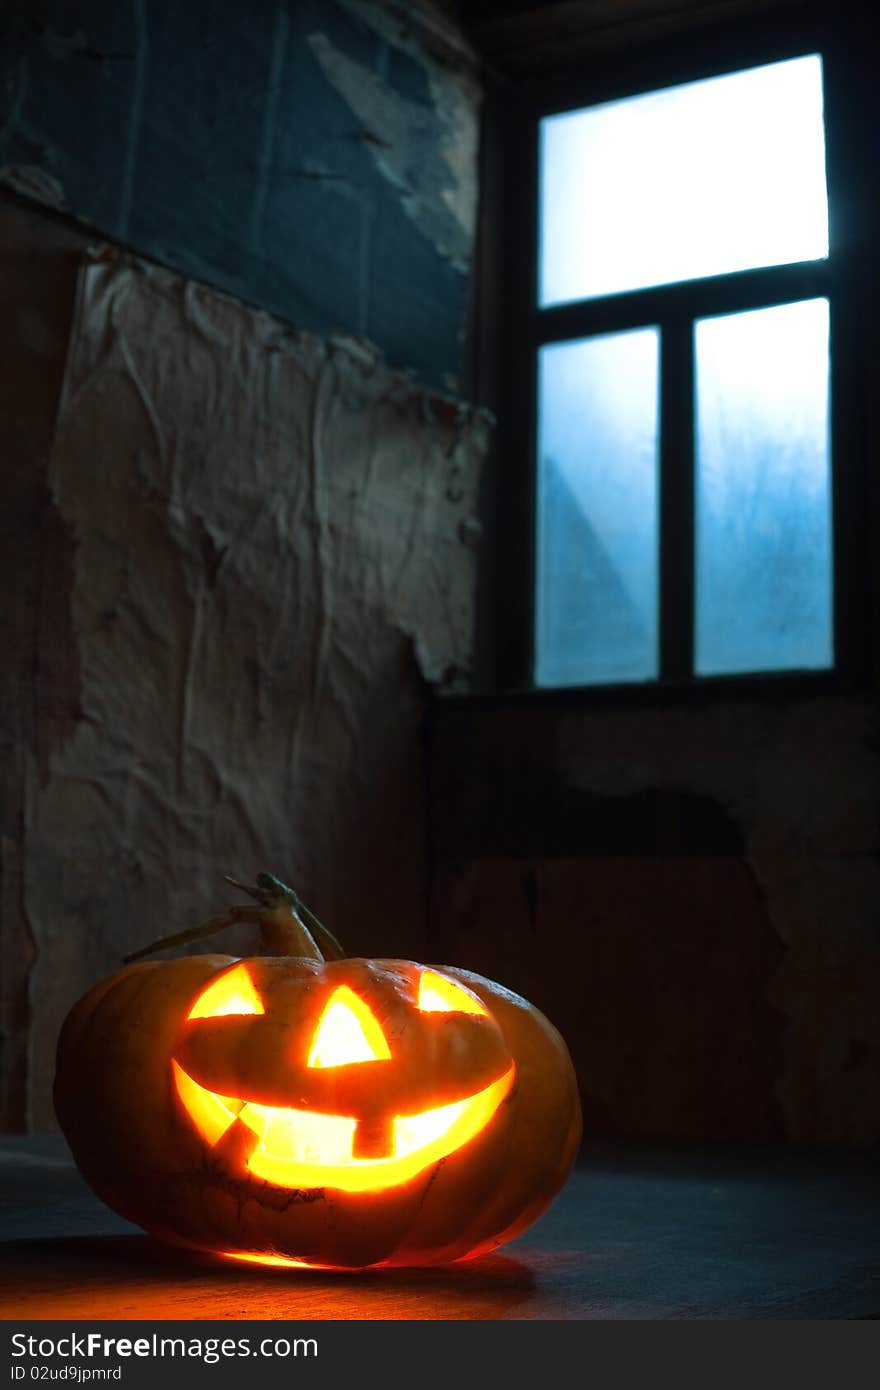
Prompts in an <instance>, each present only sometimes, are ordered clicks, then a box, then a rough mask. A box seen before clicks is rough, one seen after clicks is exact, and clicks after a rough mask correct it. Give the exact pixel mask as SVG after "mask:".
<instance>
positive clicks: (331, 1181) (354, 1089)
mask: <svg viewBox="0 0 880 1390" xmlns="http://www.w3.org/2000/svg"><path fill="white" fill-rule="evenodd" d="M343 973H344V975H345V976H346V979H347V980H352V979H354V981H355V983H356V988H352V984H351V983H342V982H338V981H337V980H336V979H334V976H341V975H342V974H343ZM321 975H322V978H321V979H320V981H317V980H316V979H315V978H314V977H313V976H311V975H308V974H307V975H306V976H305V978H303V977H302V976H301V975H300V976H299V977H298V978H295V979H291V978H290V976H289V974H288V975H284V974H283V973H282V972H279V971H278V970H277V969H276V970H272V968H271V966H270V965H269V963H267V962H265V961H252V962H249V963H248V964H247V965H245V964H242V963H239V964H236V965H234V966H233V967H232V968H231V969H230V970H227V971H225V972H223V973H222V974H221V975H220V976H219V977H218V978H217V979H216V980H214V981H213V982H212V983H211V984H210V985H209V986H208V987H207V989H205V990H204V991H203V992H202V993H201V994H200V995H199V997H198V998H197V1000H196V1002H195V1003H194V1005H193V1007H192V1009H191V1010H190V1012H189V1016H188V1019H187V1021H186V1025H185V1028H184V1030H183V1032H182V1034H181V1039H180V1043H179V1045H178V1048H177V1050H176V1055H175V1058H174V1060H173V1061H172V1069H173V1075H174V1084H175V1088H176V1091H177V1094H178V1096H179V1098H180V1101H181V1103H182V1105H183V1106H184V1108H185V1110H186V1112H187V1114H188V1115H189V1117H190V1119H191V1121H192V1123H193V1125H194V1126H195V1128H196V1129H197V1130H198V1132H199V1134H200V1135H201V1137H202V1138H203V1140H204V1141H205V1143H206V1144H207V1145H208V1146H209V1147H210V1148H211V1149H212V1150H213V1151H215V1152H216V1153H217V1154H218V1155H219V1161H220V1162H221V1164H223V1163H225V1165H226V1166H228V1167H230V1168H231V1169H232V1170H233V1172H235V1171H240V1170H241V1168H243V1169H244V1170H245V1171H246V1172H247V1173H248V1174H249V1175H251V1176H252V1177H254V1178H257V1179H262V1180H263V1181H265V1182H269V1183H274V1184H276V1185H278V1186H281V1187H285V1188H292V1189H303V1188H324V1187H332V1188H336V1189H338V1190H340V1191H343V1192H371V1191H376V1190H380V1189H383V1188H388V1187H394V1186H397V1185H399V1184H401V1183H406V1182H409V1181H410V1180H411V1179H412V1178H414V1177H416V1176H417V1175H418V1174H419V1173H421V1172H423V1171H424V1170H425V1169H427V1168H429V1167H430V1166H431V1165H433V1164H436V1163H437V1162H438V1161H440V1160H441V1159H444V1158H445V1157H446V1156H447V1155H448V1154H450V1153H452V1152H453V1151H454V1150H456V1149H459V1148H461V1147H462V1145H464V1144H467V1143H469V1142H470V1141H471V1140H472V1139H473V1138H474V1137H475V1136H476V1135H478V1134H479V1133H480V1131H481V1130H482V1129H484V1128H485V1126H486V1125H487V1124H488V1123H489V1122H490V1121H491V1119H492V1117H493V1116H494V1115H495V1112H496V1111H497V1110H498V1107H499V1106H500V1105H501V1104H502V1102H503V1101H504V1099H505V1097H506V1096H507V1095H508V1094H509V1092H510V1090H511V1087H512V1086H513V1083H514V1078H515V1074H516V1066H515V1064H514V1062H513V1060H512V1058H511V1056H510V1053H509V1051H508V1049H507V1046H506V1044H505V1042H504V1038H503V1036H502V1034H501V1030H500V1029H499V1027H498V1025H497V1023H495V1021H494V1020H493V1019H492V1018H491V1016H490V1014H489V1011H488V1010H487V1009H486V1007H485V1005H484V1004H483V1003H482V1002H481V1001H480V999H479V998H478V997H477V995H476V994H474V993H473V992H472V991H471V990H469V989H467V988H465V987H464V986H463V985H461V984H459V983H458V982H456V981H455V980H452V979H450V978H449V977H448V976H447V975H444V974H442V973H440V972H438V971H436V970H429V969H423V968H419V967H416V966H412V967H409V968H406V967H405V966H404V964H403V963H401V962H393V963H390V962H388V963H386V962H369V963H367V962H362V961H356V962H352V961H348V962H345V963H344V965H342V964H341V963H340V964H337V965H336V966H335V968H334V966H333V965H325V966H324V967H323V970H322V972H321ZM258 983H259V986H260V987H258ZM370 998H372V1000H373V1007H371V1006H370V1003H369V1002H368V1001H369V1000H370ZM316 1008H317V1022H316V1023H315V1022H314V1019H315V1017H316ZM379 1013H381V1014H382V1017H383V1018H384V1022H385V1027H384V1028H383V1025H382V1023H381V1022H380V1020H379V1016H378V1015H379ZM227 1078H228V1079H230V1080H231V1079H232V1078H234V1079H235V1083H236V1084H235V1088H233V1087H231V1086H230V1085H229V1081H228V1080H226V1079H227ZM233 1089H235V1092H236V1093H235V1094H234V1095H231V1094H229V1092H230V1091H231V1090H233ZM438 1099H440V1100H441V1101H442V1103H441V1104H438V1103H437V1102H438Z"/></svg>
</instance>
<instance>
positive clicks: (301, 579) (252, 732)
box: [22, 261, 488, 1129]
mask: <svg viewBox="0 0 880 1390" xmlns="http://www.w3.org/2000/svg"><path fill="white" fill-rule="evenodd" d="M487 435H488V425H487V420H486V418H485V417H484V416H483V415H482V414H480V413H474V412H471V411H468V410H467V409H465V408H464V407H459V406H457V405H455V404H453V403H451V402H447V401H443V400H437V399H434V400H433V401H431V400H428V399H427V398H426V397H425V396H424V395H423V393H422V392H420V391H419V390H417V389H416V388H415V387H414V386H413V385H412V384H411V383H410V382H408V381H407V380H406V379H405V378H404V377H402V376H401V375H399V374H395V373H393V372H391V371H389V370H387V369H386V368H385V367H383V366H382V365H380V364H379V362H378V361H377V359H376V358H375V357H374V356H373V355H372V354H371V353H369V352H366V351H365V350H364V349H363V348H361V347H359V346H358V345H356V344H353V343H349V342H346V341H338V342H335V343H334V342H330V343H326V342H323V341H320V340H318V339H316V338H313V337H310V336H308V335H305V334H301V333H293V332H290V331H288V330H286V329H284V328H283V327H282V326H281V325H280V324H279V323H278V322H277V321H275V320H273V319H272V318H270V317H269V316H268V315H266V314H264V313H262V312H258V311H252V310H250V309H247V308H245V307H243V306H241V305H240V304H239V303H237V302H235V301H233V300H230V299H228V298H226V297H224V296H222V295H220V294H218V293H215V292H213V291H209V290H206V289H204V288H200V287H197V286H195V285H194V284H192V283H190V282H187V281H184V280H182V279H180V278H178V277H177V276H175V275H174V274H172V273H170V272H167V271H163V270H158V269H155V268H150V267H147V266H145V265H142V264H138V263H133V262H122V261H118V262H104V263H91V264H88V265H87V266H85V267H84V269H83V271H82V274H81V277H80V285H79V299H78V306H77V311H76V316H75V322H74V329H73V333H72V340H71V348H70V355H69V359H68V365H67V373H66V379H65V384H64V392H63V397H62V405H61V412H60V416H59V423H58V427H57V432H56V437H55V443H54V449H53V453H52V458H51V463H50V469H49V479H48V484H49V500H50V508H51V510H52V512H53V514H54V517H55V524H54V534H55V542H54V546H53V550H54V552H55V554H54V558H53V556H49V555H46V556H44V565H45V566H48V565H50V563H52V564H54V565H55V570H56V572H57V570H58V565H59V560H58V553H57V552H58V551H59V550H61V551H64V552H65V555H66V566H67V571H68V574H69V579H68V582H67V583H66V584H58V585H54V586H50V587H49V588H48V590H46V592H45V594H44V600H43V602H44V607H45V610H46V611H45V613H44V616H43V621H42V636H41V642H43V643H49V644H50V645H51V646H53V647H57V648H58V649H59V650H65V649H67V650H69V651H70V652H71V653H72V656H73V659H72V660H70V661H68V662H66V663H65V664H64V667H63V672H64V673H65V674H64V679H65V680H67V681H68V682H69V683H70V685H71V688H70V689H68V690H66V691H65V692H63V694H62V693H61V692H59V693H58V698H57V699H56V701H55V702H54V708H55V709H56V710H63V711H65V713H64V717H49V716H47V718H46V719H45V720H44V722H43V726H42V727H41V728H40V729H38V731H37V737H36V739H35V744H34V747H33V748H32V749H30V750H29V751H28V756H27V778H26V798H25V815H24V832H23V833H24V870H23V875H24V882H23V890H22V891H23V901H24V903H25V909H26V914H27V919H28V922H29V924H30V929H31V932H32V936H33V946H34V953H35V958H34V963H33V967H32V970H31V974H30V982H29V996H30V1004H31V1011H32V1018H31V1031H30V1037H31V1046H30V1059H29V1095H28V1120H29V1122H30V1125H31V1126H32V1127H35V1128H37V1129H40V1128H45V1127H48V1126H51V1125H52V1123H53V1120H52V1113H51V1107H50V1084H51V1077H52V1069H53V1050H54V1041H55V1036H56V1031H57V1027H58V1024H59V1022H60V1019H61V1017H62V1015H63V1013H64V1012H65V1011H66V1009H67V1007H68V1006H69V1004H70V1003H71V1002H72V1001H73V999H74V998H76V997H77V996H78V995H79V994H80V993H82V991H83V990H84V989H85V988H86V987H87V986H88V985H89V984H91V983H92V982H93V981H94V980H95V979H97V978H99V977H100V976H101V975H103V974H106V973H108V972H109V971H110V970H111V969H113V968H115V967H116V966H117V965H118V963H119V961H120V958H121V957H122V955H123V954H124V953H125V952H126V951H130V950H132V949H133V948H135V947H136V946H138V945H143V944H145V943H147V942H149V941H151V940H153V939H155V938H156V937H157V936H160V935H163V934H165V933H168V932H170V931H172V930H175V929H178V928H180V927H181V926H184V925H188V924H192V923H195V922H197V921H199V920H201V919H202V918H204V917H205V916H209V915H211V914H212V913H214V912H215V911H217V910H219V909H222V908H224V907H226V906H227V905H229V903H230V902H231V901H234V900H236V895H235V893H234V891H233V890H231V889H229V888H228V887H227V886H226V885H224V883H223V882H222V875H223V874H224V873H232V874H235V875H236V876H239V877H252V876H253V875H254V874H255V873H256V872H258V871H259V870H261V869H269V870H271V871H273V872H276V873H278V874H279V875H280V876H281V877H286V878H288V879H289V880H290V881H292V882H294V883H295V885H296V886H297V888H298V889H299V890H300V891H301V892H302V894H303V897H304V898H305V900H306V901H307V902H309V903H310V905H311V906H312V907H313V908H314V910H315V911H317V912H318V914H319V915H320V916H322V917H324V919H325V920H326V921H327V922H328V924H330V925H331V926H332V929H333V930H334V931H335V932H336V933H337V934H338V935H339V936H340V937H341V938H342V940H343V941H344V942H345V944H346V946H347V948H348V949H349V951H350V952H351V953H352V954H378V955H403V956H418V954H419V952H420V947H421V946H422V945H423V929H424V912H425V899H426V892H425V883H424V874H425V826H424V816H425V810H424V788H423V766H422V748H421V742H420V737H421V720H422V713H423V696H424V688H425V681H426V680H427V681H431V682H440V683H443V682H446V683H447V684H450V683H451V684H452V685H453V686H454V684H455V681H456V679H457V674H456V673H462V672H463V671H464V670H465V668H466V667H467V664H468V661H469V654H470V643H471V632H472V623H473V594H474V569H475V556H474V554H473V551H472V549H471V548H469V547H468V545H466V544H465V543H464V541H463V539H462V538H461V537H462V536H466V535H467V534H468V522H469V520H470V518H471V515H472V511H473V509H474V506H475V497H476V489H477V485H478V475H479V473H480V468H481V462H482V458H483V454H484V451H485V447H486V444H487ZM62 569H63V566H62ZM71 711H73V714H72V715H71V713H70V712H71ZM232 944H233V948H234V946H235V944H236V940H235V937H233V939H232ZM243 948H244V947H243V946H242V949H243ZM205 949H211V945H210V944H209V945H208V946H206V947H205Z"/></svg>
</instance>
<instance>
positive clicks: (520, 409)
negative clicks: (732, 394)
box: [480, 5, 877, 705]
mask: <svg viewBox="0 0 880 1390" xmlns="http://www.w3.org/2000/svg"><path fill="white" fill-rule="evenodd" d="M810 53H819V54H820V55H821V58H822V67H823V86H824V100H825V136H826V176H827V185H828V200H829V255H828V258H827V260H824V261H818V262H817V261H812V262H804V263H795V264H788V265H784V266H770V267H761V268H758V269H754V270H745V271H736V272H732V273H730V274H726V275H720V276H712V277H708V278H705V279H697V280H691V281H684V282H681V283H676V284H671V285H660V286H656V287H652V288H650V289H640V290H635V291H629V292H624V293H621V294H617V295H609V296H604V297H602V298H597V299H589V300H579V301H575V302H574V303H566V304H562V305H554V306H550V307H548V308H543V309H542V308H539V307H538V293H537V286H538V215H539V198H538V192H539V190H538V130H539V122H540V120H541V118H542V117H543V116H546V115H552V114H555V113H558V112H562V111H568V110H574V109H577V108H579V107H585V106H591V105H594V104H598V103H600V102H605V101H613V100H620V99H623V98H626V97H631V96H637V95H640V94H642V93H646V92H651V91H655V90H659V89H661V88H664V87H671V86H675V85H678V84H680V83H685V82H693V81H699V80H701V79H705V78H711V77H716V76H721V75H723V74H725V73H733V72H736V71H740V70H742V69H744V68H748V67H751V66H757V65H762V64H766V63H771V62H774V61H781V60H784V59H786V58H795V57H799V56H803V55H806V54H810ZM872 56H873V47H872V45H871V44H870V43H869V41H868V35H867V32H860V26H859V23H858V21H857V20H855V19H853V18H852V17H850V18H849V19H848V20H845V19H844V18H843V17H842V16H841V14H840V12H839V11H836V12H835V14H834V15H830V14H829V13H828V8H827V7H817V6H815V5H809V6H803V5H798V6H797V7H791V6H788V7H786V8H785V9H784V10H783V11H781V12H775V13H771V14H766V15H763V16H759V17H756V16H755V15H754V14H751V15H749V16H746V17H744V18H743V19H740V20H739V21H735V22H733V23H726V24H721V23H715V24H713V25H710V26H704V27H703V28H702V29H699V30H697V29H694V30H691V31H689V32H688V34H687V35H686V36H685V37H684V38H683V36H682V34H681V33H677V34H675V35H674V36H673V37H671V38H670V39H669V40H668V41H666V42H664V43H663V44H662V45H661V46H657V45H653V46H652V47H650V48H648V47H641V48H632V49H628V50H627V52H626V53H625V54H623V53H618V54H616V55H614V56H609V55H608V54H607V53H602V54H601V55H599V56H597V57H595V58H593V59H591V60H583V61H580V62H579V63H578V66H577V68H576V69H575V70H567V71H564V72H563V71H559V70H555V71H553V72H552V73H545V72H541V73H538V74H526V75H525V76H519V77H518V78H517V79H516V80H510V79H502V80H500V81H496V82H495V83H494V84H493V90H492V91H491V92H490V94H489V98H488V101H487V120H486V137H485V144H486V151H485V156H484V168H485V170H486V173H487V175H488V182H489V188H490V195H489V196H490V198H491V200H492V204H493V205H492V207H491V208H489V209H488V214H489V216H488V223H487V219H486V216H485V213H486V211H487V209H485V208H484V220H483V234H482V237H481V248H482V254H481V258H480V259H481V263H482V270H483V272H484V273H485V272H487V271H488V275H487V279H488V285H489V288H488V291H487V290H486V288H485V287H484V289H483V310H484V313H485V312H487V311H488V312H489V313H491V314H492V320H493V323H494V325H495V330H496V334H497V336H495V334H487V333H486V332H485V331H484V333H483V343H482V347H483V353H482V356H483V373H482V380H483V383H487V382H488V384H489V387H490V393H491V392H492V388H493V386H494V394H493V395H492V396H491V398H490V399H489V401H488V404H490V405H491V406H492V407H493V409H494V410H495V413H496V416H497V420H498V432H497V455H496V457H497V460H498V475H497V487H496V513H495V526H496V544H495V567H494V579H493V586H492V587H493V604H492V608H493V619H492V627H493V638H494V640H493V648H494V651H493V662H492V667H493V675H492V685H493V688H494V690H495V691H496V692H501V691H504V692H508V693H522V694H528V695H530V696H532V697H533V698H538V699H540V700H541V701H547V700H549V701H551V702H552V701H563V702H565V703H572V702H575V703H578V704H580V703H595V702H600V703H601V702H606V703H607V702H609V701H611V702H613V703H615V704H618V705H619V704H633V703H634V704H644V703H648V704H652V703H653V704H656V703H658V702H660V703H663V702H668V701H669V700H670V699H672V698H674V699H676V700H683V701H685V702H692V701H695V700H696V701H697V702H702V701H704V700H706V699H716V698H718V697H727V696H730V695H732V694H740V695H748V696H755V697H762V696H768V697H774V696H779V697H781V698H783V699H789V698H792V697H797V696H799V695H805V696H808V695H811V694H822V693H826V692H837V691H841V692H847V691H852V690H859V689H862V688H863V687H864V686H865V684H866V683H867V681H868V680H869V678H870V664H871V663H870V659H869V649H870V641H869V632H870V628H869V616H870V612H869V610H870V604H869V594H868V579H869V568H868V563H867V523H866V511H867V506H866V500H867V499H866V481H865V477H866V469H865V456H866V439H867V429H866V424H865V419H864V415H865V404H866V403H865V395H866V393H867V391H868V389H869V382H868V380H867V377H866V376H864V375H863V373H864V366H863V364H864V360H865V352H866V347H867V344H868V341H869V324H868V318H869V315H867V314H866V307H867V305H868V304H869V303H870V301H871V300H873V299H875V298H876V293H875V286H876V271H875V270H874V268H873V267H872V266H871V264H870V256H869V248H870V243H871V222H872V218H873V220H874V222H875V223H876V221H877V218H876V199H875V201H874V204H873V205H872V203H871V200H870V195H869V194H867V193H866V187H867V186H869V180H868V179H867V178H866V177H865V175H864V170H865V168H866V167H868V168H869V167H870V164H869V162H868V154H869V135H868V132H869V131H870V129H871V116H873V115H874V114H875V110H876V105H877V101H876V96H875V95H874V94H873V91H872V89H871V86H870V70H871V62H870V60H871V57H872ZM499 244H501V245H503V246H504V253H503V255H502V257H501V260H500V264H498V263H497V262H496V263H494V264H493V263H492V262H491V258H492V257H493V256H495V257H496V258H497V255H498V246H499ZM857 287H861V289H858V288H857ZM819 296H822V297H825V298H827V299H828V301H829V316H830V362H831V366H830V402H829V404H830V417H829V442H830V456H831V536H832V554H833V569H832V575H833V580H832V582H833V614H834V618H833V633H834V664H833V666H832V667H830V668H828V669H826V670H821V671H815V672H814V671H802V670H795V671H786V670H782V671H773V672H766V671H759V672H754V673H752V672H746V673H737V674H733V675H731V674H723V675H711V676H709V675H696V674H695V673H694V672H693V666H692V663H693V647H694V642H693V626H694V602H693V600H694V544H695V505H694V429H695V404H696V401H695V391H694V386H695V379H694V363H693V324H694V322H695V321H696V319H697V318H700V317H710V316H714V315H716V314H724V313H734V312H737V311H745V310H748V309H756V308H761V307H765V306H767V307H769V306H770V305H774V304H783V303H791V302H794V301H796V300H799V299H807V298H814V297H819ZM655 324H656V325H659V327H660V330H661V345H660V354H661V356H660V363H661V366H660V397H659V406H660V414H659V418H660V430H659V461H660V514H659V528H658V537H659V556H660V561H659V563H660V572H659V605H660V608H659V675H658V677H657V678H656V679H652V680H648V681H638V682H626V683H621V684H613V685H606V684H602V685H582V686H564V687H558V688H550V687H542V686H537V685H536V684H535V682H534V674H533V672H534V627H535V594H536V503H537V498H536V481H537V474H538V468H537V448H536V441H537V361H538V349H539V347H540V346H541V345H542V344H543V343H548V342H558V341H567V340H573V339H576V338H580V337H586V336H591V335H593V334H597V333H602V332H614V331H618V330H619V331H623V330H625V329H627V328H635V327H642V326H648V325H655ZM487 350H488V351H489V352H493V351H494V352H495V353H496V354H497V365H496V366H495V369H494V380H493V370H492V366H491V365H487V364H486V362H485V355H486V351H487Z"/></svg>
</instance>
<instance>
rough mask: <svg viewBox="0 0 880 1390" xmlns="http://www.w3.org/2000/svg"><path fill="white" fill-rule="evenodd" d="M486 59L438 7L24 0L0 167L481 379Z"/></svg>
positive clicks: (159, 244)
mask: <svg viewBox="0 0 880 1390" xmlns="http://www.w3.org/2000/svg"><path fill="white" fill-rule="evenodd" d="M478 106H479V90H478V87H477V83H476V80H475V77H474V60H473V57H472V55H471V53H470V51H469V49H468V48H467V46H466V45H465V43H464V41H463V40H462V39H461V37H460V36H459V34H458V32H457V31H456V29H455V28H453V26H452V25H451V24H450V23H449V22H448V21H446V20H445V19H444V17H443V15H442V13H441V12H440V11H438V10H436V9H435V8H434V7H432V6H430V5H428V4H409V3H406V4H403V3H396V2H395V0H385V2H384V3H382V0H252V3H249V4H247V5H241V4H236V3H234V0H187V3H186V4H183V5H181V4H174V3H170V0H128V3H126V4H119V3H118V2H117V0H84V2H83V3H79V4H77V5H76V6H70V5H68V4H66V3H65V0H17V2H16V3H15V4H13V5H12V6H11V7H6V6H4V7H3V13H2V14H0V182H2V183H5V184H6V186H7V187H10V188H13V189H16V190H17V191H18V192H20V193H22V194H25V195H27V196H29V197H34V198H36V199H38V200H40V201H42V202H45V203H46V204H47V205H48V206H50V207H52V208H55V209H56V210H60V211H65V212H68V213H70V214H71V215H72V216H74V217H75V218H77V219H78V220H79V221H81V222H83V223H86V224H88V225H90V226H92V227H94V228H95V229H97V230H98V231H99V232H100V233H101V234H102V235H103V236H105V237H108V238H111V239H113V240H114V241H116V242H117V243H119V244H122V245H125V246H132V247H135V248H136V249H137V250H139V251H140V252H142V253H144V254H145V255H148V256H151V257H153V258H155V259H156V260H157V261H160V262H161V263H162V264H165V265H168V266H171V267H172V268H174V269H176V270H178V271H180V272H181V273H182V274H184V275H187V276H191V277H193V278H195V279H197V280H200V281H203V282H205V283H207V284H210V285H213V286H215V287H217V288H219V289H223V290H226V291H229V292H231V293H233V294H235V295H237V296H238V297H240V298H241V299H243V300H245V301H247V302H249V303H252V304H255V305H259V306H261V307H263V308H266V309H269V310H271V311H272V312H273V313H275V314H277V315H279V316H280V317H281V318H284V319H287V320H289V321H290V322H291V323H294V324H296V326H297V327H299V328H302V329H306V330H308V331H311V332H315V333H320V334H327V333H335V332H343V333H348V334H356V335H358V336H361V337H364V338H366V339H368V340H369V341H370V342H372V343H373V344H375V345H376V346H377V347H378V348H379V349H380V350H381V351H382V353H383V354H384V355H385V357H386V358H387V360H388V362H389V363H390V364H391V365H392V366H394V367H399V368H402V369H405V370H407V371H411V372H413V373H414V374H415V375H416V376H417V377H418V378H419V380H421V381H423V382H425V383H427V384H429V385H431V386H433V387H435V388H436V387H439V388H441V389H443V390H453V391H455V390H461V387H462V380H461V378H462V372H463V368H464V319H465V312H466V306H467V295H468V272H469V268H470V255H471V240H472V232H473V218H474V205H475V199H476V180H475V173H476V142H477V113H478Z"/></svg>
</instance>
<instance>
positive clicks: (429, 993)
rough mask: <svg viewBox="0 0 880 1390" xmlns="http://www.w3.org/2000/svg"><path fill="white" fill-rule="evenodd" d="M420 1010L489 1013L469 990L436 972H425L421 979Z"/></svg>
mask: <svg viewBox="0 0 880 1390" xmlns="http://www.w3.org/2000/svg"><path fill="white" fill-rule="evenodd" d="M419 1008H420V1009H421V1011H422V1013H424V1014H429V1013H447V1014H448V1013H457V1014H485V1013H487V1012H488V1010H486V1009H485V1008H484V1007H483V1005H482V1004H481V1003H480V1001H479V999H477V997H476V995H474V994H471V993H470V991H469V990H466V989H462V987H461V985H458V984H456V983H455V981H454V980H449V979H447V978H446V976H445V975H438V974H437V972H436V970H423V971H422V973H421V977H420V979H419Z"/></svg>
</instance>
